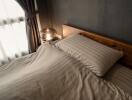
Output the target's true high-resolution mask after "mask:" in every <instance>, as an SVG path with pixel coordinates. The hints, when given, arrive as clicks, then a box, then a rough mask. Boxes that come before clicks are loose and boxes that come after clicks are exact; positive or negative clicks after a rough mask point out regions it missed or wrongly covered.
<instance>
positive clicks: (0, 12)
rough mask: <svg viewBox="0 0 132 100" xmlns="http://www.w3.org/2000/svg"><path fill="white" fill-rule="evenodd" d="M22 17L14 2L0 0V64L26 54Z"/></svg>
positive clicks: (22, 13) (21, 12)
mask: <svg viewBox="0 0 132 100" xmlns="http://www.w3.org/2000/svg"><path fill="white" fill-rule="evenodd" d="M24 17H25V14H24V11H23V9H22V8H21V7H20V5H19V4H18V3H17V2H16V1H15V0H0V64H1V63H4V62H6V61H9V60H10V59H13V58H15V57H17V56H21V55H23V54H24V53H27V52H28V44H27V37H26V27H25V20H24Z"/></svg>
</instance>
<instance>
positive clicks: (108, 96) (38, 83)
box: [0, 44, 132, 100]
mask: <svg viewBox="0 0 132 100" xmlns="http://www.w3.org/2000/svg"><path fill="white" fill-rule="evenodd" d="M15 62H17V64H16V63H15ZM0 100H132V97H131V96H129V95H128V94H127V93H125V92H124V91H123V90H121V89H119V88H118V87H116V86H115V85H113V84H112V83H109V82H106V81H105V80H102V79H100V78H98V77H97V76H96V75H94V74H93V73H92V72H90V71H89V70H88V69H87V68H86V67H85V66H84V65H82V64H81V63H80V62H79V61H76V60H75V59H73V58H72V57H69V56H68V55H67V54H65V53H63V52H62V51H59V50H58V49H56V48H54V47H52V46H50V45H48V44H44V45H43V46H41V47H40V48H39V50H38V51H37V52H36V53H34V54H33V55H30V56H28V57H27V58H26V57H25V58H21V59H18V60H16V61H14V62H12V63H10V64H7V65H5V66H4V67H1V68H0Z"/></svg>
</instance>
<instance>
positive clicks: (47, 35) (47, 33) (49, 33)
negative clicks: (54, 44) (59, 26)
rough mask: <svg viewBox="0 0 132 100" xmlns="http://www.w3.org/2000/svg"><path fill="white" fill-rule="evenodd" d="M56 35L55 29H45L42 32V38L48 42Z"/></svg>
mask: <svg viewBox="0 0 132 100" xmlns="http://www.w3.org/2000/svg"><path fill="white" fill-rule="evenodd" d="M55 35H56V30H55V29H53V28H44V29H42V30H41V38H42V39H43V40H46V41H51V40H53V39H54V37H55Z"/></svg>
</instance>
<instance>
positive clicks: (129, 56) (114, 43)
mask: <svg viewBox="0 0 132 100" xmlns="http://www.w3.org/2000/svg"><path fill="white" fill-rule="evenodd" d="M75 33H79V34H81V35H84V36H86V37H88V38H91V39H93V40H95V41H97V42H100V43H102V44H104V45H107V46H109V47H112V48H114V49H117V50H121V51H123V53H124V57H123V58H121V59H120V60H119V63H120V64H122V65H125V66H126V67H129V68H131V69H132V45H131V44H127V43H125V42H121V41H118V40H114V39H112V38H108V37H105V36H101V35H98V34H96V33H93V32H87V31H84V30H82V29H80V28H75V27H73V26H69V25H63V37H64V38H65V37H67V36H68V35H70V34H75Z"/></svg>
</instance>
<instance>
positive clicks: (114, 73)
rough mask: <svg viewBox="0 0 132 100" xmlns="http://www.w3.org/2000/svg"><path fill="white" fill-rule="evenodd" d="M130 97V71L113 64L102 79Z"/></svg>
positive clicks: (131, 85)
mask: <svg viewBox="0 0 132 100" xmlns="http://www.w3.org/2000/svg"><path fill="white" fill-rule="evenodd" d="M104 78H105V79H106V80H107V81H110V82H112V83H114V84H115V85H117V86H119V87H120V88H122V89H123V90H124V91H125V92H128V93H129V94H130V95H131V96H132V70H131V69H129V68H127V67H126V66H123V65H121V64H118V63H117V64H115V65H114V66H113V67H112V68H111V69H110V70H109V71H108V73H107V74H106V75H105V77H104Z"/></svg>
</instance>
